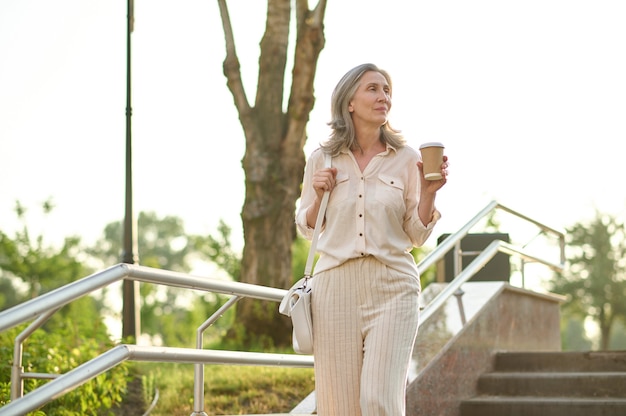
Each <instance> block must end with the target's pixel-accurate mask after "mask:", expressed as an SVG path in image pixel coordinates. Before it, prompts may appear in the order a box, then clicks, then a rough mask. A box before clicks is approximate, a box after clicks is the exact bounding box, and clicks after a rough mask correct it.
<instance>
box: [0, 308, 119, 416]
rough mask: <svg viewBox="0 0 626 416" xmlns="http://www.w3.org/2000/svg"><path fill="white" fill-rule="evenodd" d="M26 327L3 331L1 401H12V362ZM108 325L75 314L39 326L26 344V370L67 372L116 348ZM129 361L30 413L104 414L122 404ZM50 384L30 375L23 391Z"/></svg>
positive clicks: (64, 415) (57, 415)
mask: <svg viewBox="0 0 626 416" xmlns="http://www.w3.org/2000/svg"><path fill="white" fill-rule="evenodd" d="M25 326H26V325H21V326H19V327H15V328H12V329H10V330H8V331H5V332H3V333H0V405H4V404H6V403H8V402H9V400H10V381H11V380H10V377H11V366H12V365H13V340H14V339H15V337H16V336H17V334H18V333H19V332H21V331H22V330H23V329H24V328H25ZM104 329H105V328H104V326H103V325H91V326H87V327H86V326H84V325H83V324H81V323H77V322H75V321H73V320H72V319H70V318H66V319H65V320H64V321H63V322H61V321H59V322H57V324H56V325H55V327H54V331H51V332H48V331H44V330H41V329H39V330H36V331H35V332H34V333H33V334H32V335H31V336H30V337H29V338H28V339H27V340H26V342H25V344H24V352H23V362H22V365H23V367H24V371H27V372H37V373H49V374H64V373H66V372H68V371H70V370H73V369H74V368H76V367H78V366H79V365H81V364H82V363H84V362H86V361H89V360H91V359H92V358H95V357H96V356H98V355H100V354H101V353H103V352H105V351H107V350H109V349H110V348H112V347H113V344H112V343H111V342H110V341H108V337H107V334H106V332H104V331H103V330H104ZM127 367H128V364H126V363H122V364H120V365H118V366H117V367H115V368H113V369H112V370H109V371H108V372H106V373H104V374H101V375H99V376H97V377H95V378H94V379H92V380H90V381H88V382H86V383H85V384H83V385H82V386H80V387H78V388H77V389H75V390H73V391H71V392H68V393H66V394H64V395H62V396H61V397H59V398H57V399H55V400H54V401H52V402H50V403H48V404H46V405H44V406H43V407H42V408H41V409H39V410H40V412H34V413H30V414H29V415H55V416H79V415H93V416H96V415H102V414H105V413H102V412H103V411H104V410H106V409H111V408H112V407H113V406H115V405H116V404H119V403H120V402H121V401H122V399H123V396H124V393H125V389H126V383H127V375H128V368H127ZM45 383H47V381H45V380H40V379H26V380H25V381H24V394H28V392H30V391H32V390H34V389H36V388H37V387H39V386H41V385H43V384H45Z"/></svg>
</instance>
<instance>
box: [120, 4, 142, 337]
mask: <svg viewBox="0 0 626 416" xmlns="http://www.w3.org/2000/svg"><path fill="white" fill-rule="evenodd" d="M134 19H135V16H134V1H133V0H128V15H127V26H126V195H125V197H126V204H125V215H124V242H123V243H124V247H123V252H122V262H123V263H128V264H136V263H137V259H138V257H137V250H136V248H137V239H136V233H135V231H136V230H135V228H136V227H135V216H134V213H133V174H132V140H131V138H132V134H131V132H132V129H131V118H132V115H133V109H132V106H131V33H132V32H133V25H134ZM138 305H139V282H137V281H134V280H128V279H126V280H124V283H123V307H122V309H123V310H122V337H124V338H128V337H132V338H133V339H134V340H135V342H136V340H137V338H138V336H139V333H140V331H139V328H140V326H139V324H140V319H139V308H138Z"/></svg>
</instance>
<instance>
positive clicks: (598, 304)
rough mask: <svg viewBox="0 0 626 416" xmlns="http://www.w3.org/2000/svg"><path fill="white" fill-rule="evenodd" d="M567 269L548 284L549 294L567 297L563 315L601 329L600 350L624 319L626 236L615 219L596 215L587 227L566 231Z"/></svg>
mask: <svg viewBox="0 0 626 416" xmlns="http://www.w3.org/2000/svg"><path fill="white" fill-rule="evenodd" d="M566 238H567V241H566V243H567V245H568V249H569V251H570V253H569V255H568V263H569V267H568V268H567V269H566V270H565V272H563V273H561V274H557V275H556V276H555V277H554V279H553V280H552V281H551V282H550V286H551V287H550V290H551V291H553V292H555V293H561V294H566V295H568V301H567V302H566V303H565V304H564V305H563V309H564V312H565V313H568V314H570V315H572V316H578V317H580V318H581V319H584V318H585V317H587V316H589V317H591V318H592V319H593V320H594V321H595V322H596V323H597V324H598V327H599V328H600V334H601V342H600V344H601V345H600V348H601V349H608V348H609V345H610V339H611V329H612V327H613V324H614V323H615V322H616V320H617V319H624V318H625V317H626V302H624V299H626V232H625V229H624V224H623V223H622V222H620V221H618V220H617V219H616V218H613V217H610V216H608V215H602V214H600V213H596V217H595V218H594V219H593V220H592V221H591V222H589V223H577V224H575V225H573V226H572V227H570V228H568V229H567V234H566Z"/></svg>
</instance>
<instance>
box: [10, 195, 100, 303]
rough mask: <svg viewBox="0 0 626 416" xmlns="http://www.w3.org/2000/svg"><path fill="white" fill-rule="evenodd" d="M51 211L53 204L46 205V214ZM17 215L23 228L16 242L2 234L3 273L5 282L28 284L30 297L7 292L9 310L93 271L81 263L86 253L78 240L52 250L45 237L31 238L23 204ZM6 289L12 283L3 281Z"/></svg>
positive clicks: (16, 236) (74, 238)
mask: <svg viewBox="0 0 626 416" xmlns="http://www.w3.org/2000/svg"><path fill="white" fill-rule="evenodd" d="M51 209H52V206H51V203H50V202H47V203H44V212H46V213H48V212H50V210H51ZM15 212H16V214H17V218H18V221H20V222H21V223H22V224H23V227H22V229H21V230H20V231H18V232H16V233H15V236H14V237H12V238H11V237H9V236H8V235H6V234H5V233H4V232H2V231H0V270H2V275H3V276H4V279H19V280H21V281H22V282H24V284H25V285H26V287H27V293H25V294H24V295H23V296H20V294H19V292H18V291H16V290H11V291H7V292H3V293H5V296H6V297H8V298H5V299H4V304H5V305H6V306H7V307H8V306H11V305H15V304H17V303H20V302H23V301H24V300H26V299H29V298H33V297H36V296H38V295H39V294H42V293H45V292H48V291H50V290H52V289H56V288H57V287H59V286H62V285H63V284H65V283H68V282H71V281H74V280H77V279H78V278H80V277H83V276H86V275H88V274H89V273H91V269H89V268H87V267H86V266H84V265H83V263H81V262H79V261H78V260H77V258H78V257H79V256H80V253H81V252H82V247H81V245H80V239H79V238H78V237H67V238H66V239H65V241H64V243H63V246H62V247H61V248H60V249H58V248H55V247H52V246H51V245H47V244H45V242H44V238H43V236H42V235H39V236H37V237H35V238H31V235H30V233H29V231H28V228H27V227H26V209H25V208H24V207H23V206H22V205H21V204H20V203H19V202H17V203H16V209H15ZM9 282H10V280H9ZM2 285H3V286H7V285H11V283H7V280H3V283H2ZM0 306H3V305H2V304H0Z"/></svg>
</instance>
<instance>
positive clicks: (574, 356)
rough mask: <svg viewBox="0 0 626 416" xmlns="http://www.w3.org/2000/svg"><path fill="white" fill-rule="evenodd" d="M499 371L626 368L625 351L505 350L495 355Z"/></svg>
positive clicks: (625, 369) (614, 369)
mask: <svg viewBox="0 0 626 416" xmlns="http://www.w3.org/2000/svg"><path fill="white" fill-rule="evenodd" d="M495 367H496V368H497V369H498V370H499V371H510V372H522V371H537V370H540V371H556V372H564V371H579V372H580V371H626V351H589V352H578V351H566V352H559V351H546V352H507V353H501V354H497V355H496V361H495Z"/></svg>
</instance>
